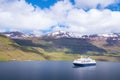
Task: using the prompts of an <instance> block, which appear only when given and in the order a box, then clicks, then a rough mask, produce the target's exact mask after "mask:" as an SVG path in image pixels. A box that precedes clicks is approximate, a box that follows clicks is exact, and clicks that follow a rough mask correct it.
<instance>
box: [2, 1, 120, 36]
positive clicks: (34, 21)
mask: <svg viewBox="0 0 120 80" xmlns="http://www.w3.org/2000/svg"><path fill="white" fill-rule="evenodd" d="M76 1H77V0H76ZM80 1H82V0H80ZM97 1H98V2H100V1H101V4H102V5H103V6H106V5H108V4H110V3H112V0H109V1H110V2H109V3H108V0H105V1H106V2H103V0H97ZM97 1H95V3H98V2H97ZM83 2H84V1H83ZM91 3H92V1H91ZM95 3H92V4H94V5H95ZM86 5H87V4H86ZM94 5H91V6H93V7H94ZM119 21H120V12H119V11H114V12H112V11H110V10H108V9H104V10H97V9H90V10H89V11H87V12H85V11H84V10H83V9H78V8H76V7H75V6H74V5H72V4H71V3H70V2H69V0H65V1H58V2H57V3H56V4H55V5H53V6H51V7H50V9H40V8H39V7H36V8H34V7H33V6H32V5H31V4H28V3H26V2H25V1H24V0H20V1H17V0H12V1H9V2H8V0H4V2H2V1H0V29H2V30H5V29H10V30H24V31H25V30H30V31H33V33H35V34H37V33H38V34H42V33H41V32H40V33H39V31H41V30H49V29H51V26H56V27H54V28H53V31H55V30H66V31H71V32H76V33H80V34H94V33H111V32H120V28H119V27H120V22H119ZM59 25H64V26H67V27H68V28H63V27H60V26H59Z"/></svg>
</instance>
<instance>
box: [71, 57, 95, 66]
mask: <svg viewBox="0 0 120 80" xmlns="http://www.w3.org/2000/svg"><path fill="white" fill-rule="evenodd" d="M73 64H74V65H75V66H92V65H96V61H95V60H93V59H91V58H90V57H82V56H81V57H80V58H79V59H76V60H74V61H73Z"/></svg>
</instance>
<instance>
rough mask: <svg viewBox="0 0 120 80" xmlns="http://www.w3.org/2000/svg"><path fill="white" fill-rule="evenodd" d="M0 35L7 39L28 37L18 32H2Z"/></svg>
mask: <svg viewBox="0 0 120 80" xmlns="http://www.w3.org/2000/svg"><path fill="white" fill-rule="evenodd" d="M0 34H2V35H5V36H7V37H9V38H24V37H28V35H26V34H24V33H22V32H18V31H14V32H2V33H0Z"/></svg>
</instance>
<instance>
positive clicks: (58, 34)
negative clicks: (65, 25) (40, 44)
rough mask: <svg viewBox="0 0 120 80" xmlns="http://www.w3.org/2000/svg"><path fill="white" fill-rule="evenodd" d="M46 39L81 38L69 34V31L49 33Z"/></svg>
mask: <svg viewBox="0 0 120 80" xmlns="http://www.w3.org/2000/svg"><path fill="white" fill-rule="evenodd" d="M45 36H46V37H54V38H80V36H78V35H77V34H75V33H71V32H67V31H56V32H49V33H48V34H46V35H45Z"/></svg>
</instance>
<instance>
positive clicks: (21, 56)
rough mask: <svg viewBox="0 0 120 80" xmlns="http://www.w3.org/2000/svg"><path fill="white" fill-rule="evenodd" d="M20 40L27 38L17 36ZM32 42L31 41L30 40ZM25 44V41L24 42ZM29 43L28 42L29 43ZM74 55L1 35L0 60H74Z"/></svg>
mask: <svg viewBox="0 0 120 80" xmlns="http://www.w3.org/2000/svg"><path fill="white" fill-rule="evenodd" d="M17 39H18V40H19V42H21V41H22V40H26V39H23V38H22V39H20V38H17ZM26 43H27V42H26ZM28 43H31V42H28ZM23 44H24V43H23ZM27 45H28V44H27ZM73 59H74V58H73V56H72V55H67V54H64V53H60V54H58V53H51V54H49V53H48V52H46V51H44V50H43V49H42V48H40V47H35V46H22V45H19V44H18V43H16V42H15V41H14V40H12V39H11V38H8V37H6V36H4V35H0V61H11V60H12V61H15V60H18V61H21V60H27V61H28V60H73Z"/></svg>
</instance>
